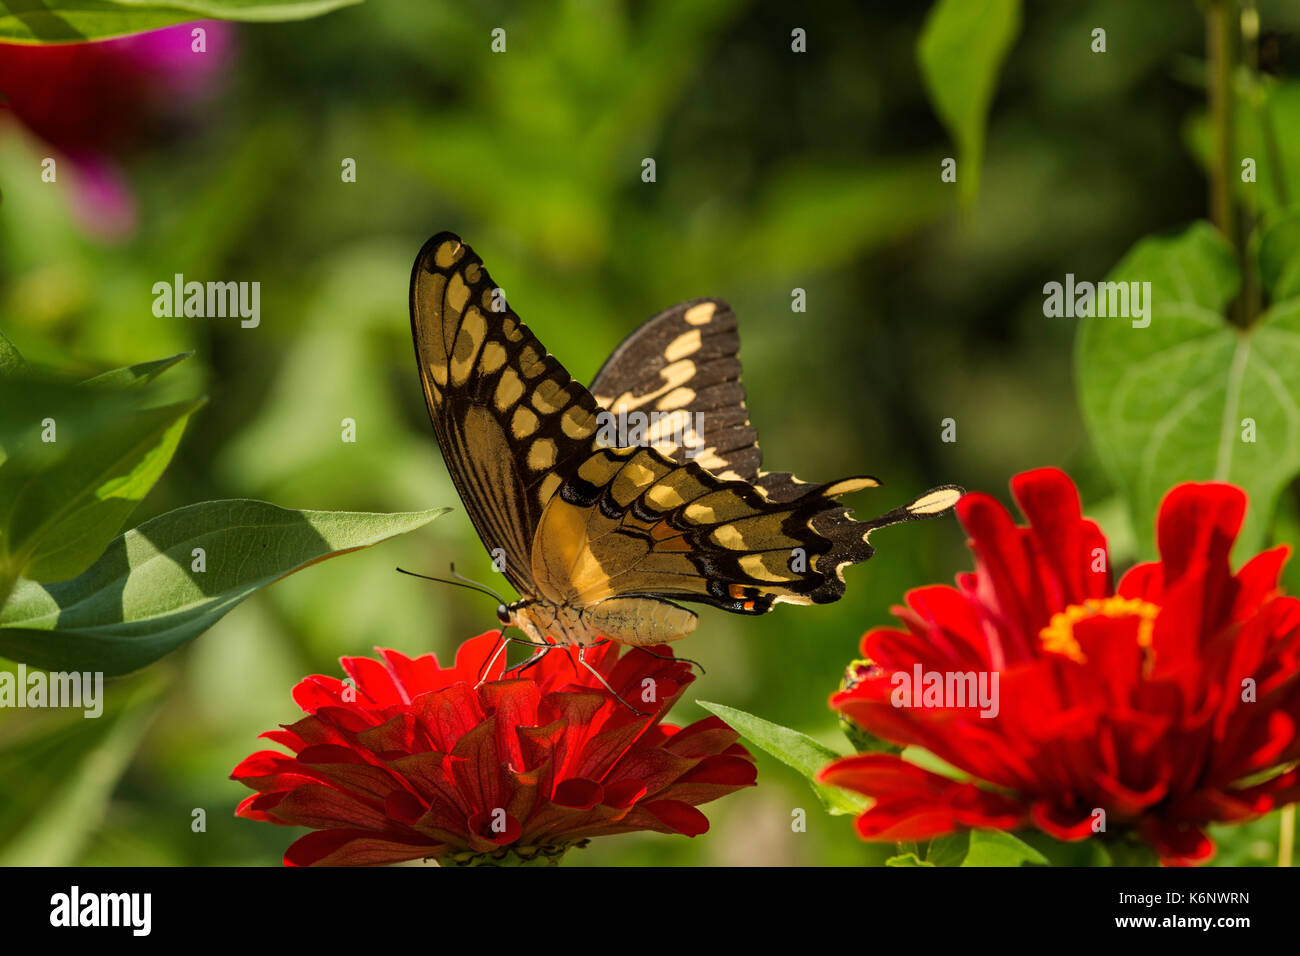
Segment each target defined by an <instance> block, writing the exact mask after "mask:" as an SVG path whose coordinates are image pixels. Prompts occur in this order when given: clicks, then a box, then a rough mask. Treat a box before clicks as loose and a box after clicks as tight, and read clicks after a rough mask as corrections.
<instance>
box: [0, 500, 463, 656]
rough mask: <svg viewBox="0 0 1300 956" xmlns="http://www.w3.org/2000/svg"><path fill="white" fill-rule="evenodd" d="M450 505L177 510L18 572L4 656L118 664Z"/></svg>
mask: <svg viewBox="0 0 1300 956" xmlns="http://www.w3.org/2000/svg"><path fill="white" fill-rule="evenodd" d="M449 510H450V509H449V508H439V509H434V510H431V511H417V512H410V513H399V514H368V513H359V512H335V511H290V510H287V509H285V508H278V507H276V506H275V505H272V504H267V503H266V502H264V501H251V500H244V499H237V500H232V501H207V502H203V503H201V504H196V505H189V506H187V507H184V508H178V509H176V510H175V511H171V512H168V513H167V514H165V515H161V516H160V517H157V518H154V519H152V520H150V521H146V522H145V523H144V524H142V525H140V527H138V528H134V529H132V530H131V531H128V532H126V534H124V535H122V536H120V537H119V538H117V539H115V540H114V541H113V542H112V544H110V545H109V547H108V550H107V551H105V552H104V554H103V556H102V557H100V559H99V560H98V561H96V562H95V563H94V564H93V565H92V566H91V567H90V568H89V570H87V571H86V572H85V573H84V574H82V575H81V576H80V577H77V578H74V579H73V580H71V581H63V582H60V583H57V584H46V585H41V584H37V583H35V582H33V581H27V580H23V581H20V582H19V583H18V585H17V587H16V588H15V589H14V592H13V596H12V598H11V599H10V601H9V603H8V604H7V605H6V606H5V608H4V609H3V611H2V612H0V654H2V655H3V656H5V657H9V658H11V659H13V660H17V661H25V662H27V663H29V664H35V665H37V666H39V667H45V668H50V669H59V670H98V671H103V672H104V673H106V674H110V675H113V674H124V673H127V672H128V671H132V670H135V669H136V668H139V667H143V666H145V665H146V664H149V663H152V662H153V661H155V660H157V659H158V658H160V657H162V656H163V655H164V654H166V653H168V652H169V651H172V650H174V649H175V648H177V647H179V646H180V645H181V644H183V643H185V642H186V641H188V640H191V639H192V638H194V637H196V636H197V635H199V634H201V633H202V632H203V631H205V630H206V629H207V628H209V627H211V626H212V625H213V624H215V623H216V622H217V621H219V620H221V618H222V617H223V616H224V615H225V614H226V613H227V612H228V611H230V609H231V608H233V607H234V606H235V605H236V604H238V603H239V602H240V601H242V600H244V598H246V597H248V596H249V595H250V594H252V593H253V592H254V591H256V590H257V589H258V588H263V587H266V586H267V585H268V584H271V583H273V582H274V581H277V580H279V579H280V578H282V577H284V576H285V575H287V574H291V573H293V572H294V571H297V570H299V569H301V568H304V567H306V566H307V565H309V564H312V563H314V562H316V561H320V560H323V559H325V558H329V557H333V556H335V555H339V554H344V553H346V552H348V551H355V550H357V549H359V548H366V547H369V546H370V545H373V544H377V543H378V542H380V541H384V540H386V539H388V538H391V537H394V536H395V535H399V534H405V533H406V532H408V531H413V530H415V529H416V528H419V527H421V526H423V525H425V524H428V523H429V522H430V521H432V520H433V519H434V518H436V517H438V516H439V515H441V514H445V513H446V512H447V511H449Z"/></svg>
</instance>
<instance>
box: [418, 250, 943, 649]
mask: <svg viewBox="0 0 1300 956" xmlns="http://www.w3.org/2000/svg"><path fill="white" fill-rule="evenodd" d="M411 334H412V335H413V337H414V339H415V353H416V359H417V362H418V364H419V369H420V380H421V382H422V383H423V385H424V396H425V400H426V402H427V404H428V407H429V417H430V418H431V419H432V420H433V428H434V431H435V432H436V434H437V437H438V444H439V446H440V447H441V449H442V455H443V458H444V459H445V460H446V463H447V468H448V470H449V471H450V472H451V477H452V479H453V481H455V483H456V488H457V490H458V491H459V492H460V496H461V499H462V501H464V503H465V507H466V509H467V510H468V511H469V516H470V518H471V520H472V521H473V522H474V527H475V528H476V529H477V530H478V533H479V537H480V538H481V539H482V541H483V544H484V545H486V546H487V548H488V549H489V551H492V552H493V553H496V554H498V555H504V558H505V563H504V569H503V570H504V573H505V576H506V577H507V578H508V579H509V581H510V583H511V584H512V585H513V586H514V588H515V590H517V591H518V592H519V594H520V596H521V597H520V600H518V601H516V602H514V603H513V604H509V605H503V606H502V607H500V608H499V609H498V616H499V617H500V618H501V622H502V624H503V625H513V626H515V627H518V628H519V629H520V630H522V631H523V632H524V634H525V635H526V636H527V637H528V639H529V641H530V642H532V643H534V644H539V645H549V644H551V643H553V641H554V642H558V643H567V644H571V645H577V646H578V647H580V648H581V647H584V646H589V645H591V644H593V643H595V642H596V641H598V640H599V639H602V638H609V639H611V640H614V641H618V642H621V643H624V644H631V645H640V646H648V645H655V644H660V643H663V642H665V641H673V640H676V639H678V638H681V637H684V636H686V635H687V634H689V633H690V632H691V631H692V630H694V629H695V624H696V616H695V614H694V613H693V612H691V611H689V610H687V609H686V608H684V607H682V606H681V605H680V604H679V603H677V602H696V603H702V604H711V605H713V606H714V607H719V608H722V609H723V610H726V611H732V612H734V613H737V614H762V613H764V612H766V611H769V610H771V608H772V606H773V605H774V604H777V603H780V602H787V603H791V604H825V603H828V602H830V601H835V600H837V599H838V598H839V597H840V596H841V595H843V594H844V578H843V571H844V568H845V566H847V565H850V564H856V563H858V562H860V561H865V560H866V559H867V558H869V557H871V555H872V552H873V549H872V547H871V545H870V544H869V543H868V541H867V539H868V536H869V535H870V534H871V532H873V531H875V530H876V529H877V528H883V527H885V526H886V525H891V524H896V523H898V522H901V521H909V520H912V519H915V518H926V517H931V516H934V515H938V514H942V513H943V512H945V511H947V510H948V509H949V508H951V507H952V506H953V504H955V503H956V501H957V499H958V498H959V497H960V496H961V494H962V490H961V489H960V488H957V487H955V486H952V485H945V486H942V487H939V488H935V489H933V490H931V491H928V492H926V493H925V494H923V495H921V496H920V497H919V498H917V499H916V500H915V501H913V502H911V503H910V504H908V505H905V506H904V507H901V508H897V509H895V510H893V511H890V512H889V513H888V514H885V515H882V516H880V517H878V518H873V519H872V520H870V521H854V520H852V519H851V518H850V517H849V514H850V512H849V510H848V509H847V508H845V507H844V506H843V505H842V504H840V503H839V501H838V498H839V496H841V495H844V494H847V493H849V492H853V491H860V490H862V489H864V488H873V487H876V485H877V484H878V482H877V481H876V480H875V479H874V478H870V477H857V478H843V479H840V480H839V481H832V482H829V483H827V484H811V483H806V482H803V481H800V480H799V479H797V478H795V477H794V476H793V475H790V474H786V473H780V472H763V471H760V469H759V464H760V455H759V449H758V444H757V435H756V433H755V431H754V429H753V428H752V427H751V426H750V424H749V416H748V413H747V412H746V409H745V391H744V388H743V387H742V386H741V384H740V361H739V359H738V358H737V353H738V351H739V348H740V339H739V336H738V335H737V332H736V317H735V315H734V314H733V313H732V311H731V309H730V308H728V306H727V304H726V303H725V302H722V301H721V300H718V299H693V300H691V301H689V302H683V303H681V304H680V305H677V306H674V307H673V308H671V309H668V310H667V311H665V312H661V313H660V314H659V315H657V316H655V317H654V318H652V319H650V320H649V321H648V322H646V323H645V324H644V325H642V326H641V327H640V328H639V329H637V330H636V331H634V332H633V333H632V334H631V335H629V336H628V337H627V339H626V340H624V342H623V343H622V344H621V345H620V346H619V347H618V348H617V349H615V350H614V354H613V355H611V356H610V357H609V360H608V361H607V362H606V363H605V365H604V367H602V368H601V370H600V372H598V373H597V375H596V378H595V380H594V381H593V382H592V383H591V388H590V389H586V388H583V387H582V386H581V385H580V384H578V383H577V382H575V381H573V380H572V379H571V378H570V377H569V373H568V372H566V371H565V370H564V367H563V366H562V365H561V364H560V363H559V361H557V360H556V359H555V357H554V356H552V355H550V354H549V353H547V351H546V349H545V347H544V346H543V345H542V344H541V342H539V341H538V340H537V337H536V336H535V335H533V333H532V332H531V331H529V329H528V327H527V326H526V325H524V324H523V323H522V322H520V321H519V317H518V316H517V315H516V314H515V313H514V311H513V310H512V309H511V308H509V307H508V306H507V305H506V304H505V303H504V302H503V301H502V300H501V295H500V290H499V289H498V288H497V286H496V285H495V283H493V281H492V279H491V278H490V277H489V276H488V272H487V270H486V269H485V268H484V267H483V262H482V260H481V259H480V258H479V257H478V256H477V255H475V254H474V251H473V250H472V249H471V248H470V247H469V246H467V245H465V244H464V243H463V242H461V240H460V239H459V237H457V236H455V235H452V234H451V233H447V232H444V233H440V234H438V235H436V236H434V237H433V238H432V239H430V240H429V241H428V242H427V243H425V245H424V248H422V249H421V250H420V254H419V255H418V256H417V257H416V260H415V267H414V269H413V270H412V273H411ZM636 412H641V413H643V414H642V416H641V417H640V418H637V416H636V415H635V414H634V413H636ZM648 413H654V414H653V415H650V414H648ZM646 419H650V420H651V423H650V424H649V425H648V426H646V427H645V428H644V429H643V431H642V432H640V433H638V436H639V437H641V438H642V440H641V441H640V442H639V443H631V444H629V445H627V446H626V447H622V446H618V445H617V441H618V438H614V439H613V440H611V436H621V437H622V438H624V439H626V437H627V435H628V434H629V433H630V432H631V431H633V430H635V427H636V425H638V424H643V425H644V424H645V421H646ZM629 421H630V422H632V426H631V428H630V429H625V430H624V431H619V430H618V426H626V425H627V423H628V422H629ZM610 426H614V427H613V428H611V427H610ZM496 549H500V550H499V551H497V550H496Z"/></svg>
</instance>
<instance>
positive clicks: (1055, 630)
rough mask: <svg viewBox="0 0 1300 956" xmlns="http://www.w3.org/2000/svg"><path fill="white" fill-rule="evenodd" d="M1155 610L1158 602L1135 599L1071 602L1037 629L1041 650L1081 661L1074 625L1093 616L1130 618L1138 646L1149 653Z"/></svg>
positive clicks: (1154, 623)
mask: <svg viewBox="0 0 1300 956" xmlns="http://www.w3.org/2000/svg"><path fill="white" fill-rule="evenodd" d="M1159 613H1160V606H1159V605H1157V604H1152V603H1150V602H1149V601H1141V600H1138V599H1137V598H1122V597H1108V598H1088V599H1087V600H1086V601H1084V602H1083V603H1082V604H1071V605H1070V606H1069V607H1067V608H1066V609H1065V610H1064V611H1058V612H1057V613H1056V614H1053V615H1052V619H1051V620H1050V621H1049V622H1048V623H1047V627H1045V628H1043V629H1042V630H1041V631H1039V632H1038V639H1039V640H1040V641H1042V642H1043V649H1044V650H1046V651H1051V652H1052V653H1055V654H1064V655H1065V656H1066V657H1068V658H1070V660H1073V661H1078V662H1079V663H1080V664H1083V663H1086V662H1087V658H1086V657H1085V656H1084V654H1083V649H1082V648H1081V647H1080V646H1079V641H1078V639H1077V638H1075V636H1074V628H1075V625H1077V624H1079V623H1081V622H1083V621H1089V620H1092V619H1093V618H1097V617H1109V618H1114V619H1116V620H1119V619H1121V618H1126V617H1132V618H1137V621H1138V632H1137V642H1138V646H1139V647H1141V648H1143V649H1144V650H1147V651H1148V652H1149V651H1150V648H1151V638H1152V635H1153V634H1154V632H1155V628H1156V616H1157V615H1158V614H1159Z"/></svg>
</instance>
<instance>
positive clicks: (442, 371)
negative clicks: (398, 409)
mask: <svg viewBox="0 0 1300 956" xmlns="http://www.w3.org/2000/svg"><path fill="white" fill-rule="evenodd" d="M411 334H412V336H413V337H414V339H415V353H416V361H417V363H418V365H419V371H420V380H421V382H422V384H423V386H424V396H425V402H426V404H427V405H428V408H429V417H430V419H432V421H433V427H434V431H435V433H436V434H437V436H438V444H439V446H440V448H441V449H442V455H443V459H444V460H445V461H446V463H447V469H448V471H449V472H450V473H451V476H452V480H453V481H454V482H455V484H456V490H457V491H458V492H460V497H461V500H462V501H463V502H464V503H465V508H466V510H467V511H468V512H469V515H470V519H471V520H472V521H473V522H474V527H475V529H476V530H477V531H478V533H479V537H480V538H481V539H482V541H483V544H484V545H485V546H486V547H487V548H488V550H489V552H493V553H495V552H496V549H498V548H500V549H501V551H502V552H504V557H505V567H504V571H505V574H506V576H507V577H508V578H509V579H510V582H511V584H513V585H514V586H515V588H516V590H518V591H520V592H521V593H523V594H532V593H534V589H533V586H532V582H531V580H530V572H529V568H530V565H531V560H530V555H531V550H532V542H533V534H534V532H535V530H536V528H537V524H538V520H539V519H540V516H541V513H542V509H543V507H544V505H545V504H546V502H547V501H548V500H549V499H550V497H551V496H552V495H553V494H554V493H555V492H556V490H557V489H558V488H559V485H560V476H561V475H562V474H564V473H565V470H566V469H567V468H570V467H572V464H571V463H572V461H573V459H574V458H576V457H583V456H585V454H586V452H587V450H588V449H589V448H590V445H591V436H592V434H593V433H594V431H595V413H596V410H597V409H596V404H595V402H594V401H593V400H592V398H591V395H590V394H589V393H588V392H587V390H586V389H585V388H583V387H582V386H581V385H579V384H577V383H576V382H573V381H572V380H571V379H570V377H569V374H568V373H567V372H566V371H565V370H564V368H563V367H562V366H561V365H560V364H559V362H557V361H556V360H555V359H554V358H553V357H551V356H550V355H548V354H547V353H546V349H545V348H544V347H543V346H542V344H541V343H540V342H538V341H537V337H536V336H534V335H533V334H532V332H530V331H529V329H528V327H527V326H526V325H524V324H523V323H522V322H520V321H519V317H518V316H517V315H516V314H515V313H514V311H513V310H512V309H510V308H509V306H508V305H507V304H506V303H504V302H503V301H502V298H501V295H500V290H499V289H498V287H497V286H496V284H495V283H494V282H493V281H492V278H491V276H489V274H488V272H487V270H486V269H485V268H484V267H483V262H482V260H481V259H479V257H478V256H477V255H475V254H474V251H473V250H472V249H470V248H469V246H467V245H465V244H464V243H462V242H461V241H460V239H459V238H458V237H456V236H455V235H452V234H451V233H441V234H439V235H437V236H434V237H433V238H432V239H430V240H429V241H428V242H427V243H425V245H424V248H423V249H421V250H420V254H419V256H417V257H416V260H415V267H414V269H413V270H412V273H411Z"/></svg>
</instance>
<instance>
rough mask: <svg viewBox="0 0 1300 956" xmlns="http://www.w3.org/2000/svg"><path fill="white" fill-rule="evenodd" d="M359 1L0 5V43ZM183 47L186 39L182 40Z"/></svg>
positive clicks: (282, 16)
mask: <svg viewBox="0 0 1300 956" xmlns="http://www.w3.org/2000/svg"><path fill="white" fill-rule="evenodd" d="M360 2H361V0H161V2H153V0H41V2H40V3H14V2H12V0H10V2H3V0H0V40H4V41H8V42H18V43H67V42H76V41H80V40H99V39H103V38H105V37H114V36H121V35H123V34H127V33H139V32H141V31H144V30H156V29H158V28H159V27H167V26H172V25H174V24H177V23H184V22H186V21H188V20H201V19H213V20H244V21H248V22H262V23H265V22H271V21H279V20H303V19H306V18H308V17H315V16H320V15H321V14H323V13H329V12H330V11H331V10H337V9H338V8H340V7H347V6H352V5H353V4H356V3H360ZM185 42H186V43H187V44H188V42H189V41H188V39H187V40H186V41H185Z"/></svg>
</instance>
